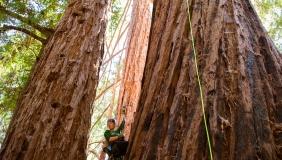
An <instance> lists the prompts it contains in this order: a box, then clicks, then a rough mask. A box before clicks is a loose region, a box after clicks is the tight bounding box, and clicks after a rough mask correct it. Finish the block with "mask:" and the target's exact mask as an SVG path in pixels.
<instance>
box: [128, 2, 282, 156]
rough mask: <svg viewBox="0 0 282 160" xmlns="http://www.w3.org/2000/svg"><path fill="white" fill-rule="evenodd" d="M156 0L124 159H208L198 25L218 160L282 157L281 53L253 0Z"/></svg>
mask: <svg viewBox="0 0 282 160" xmlns="http://www.w3.org/2000/svg"><path fill="white" fill-rule="evenodd" d="M189 8H190V11H191V15H190V16H191V17H192V28H190V27H189V25H188V15H187V5H186V0H173V1H172V0H156V1H154V10H153V19H152V27H151V31H150V38H149V48H148V55H147V60H146V64H145V71H144V77H143V82H142V87H141V96H140V99H139V102H138V107H137V111H136V116H135V118H134V124H133V127H132V129H131V133H130V139H129V143H130V144H129V149H128V153H127V157H126V159H128V160H132V159H148V160H153V159H162V160H171V159H181V160H186V159H187V160H202V159H209V158H208V157H209V153H208V145H207V138H206V132H205V129H204V123H203V116H202V115H203V113H202V108H201V105H200V93H199V86H198V84H197V80H196V74H195V62H194V56H193V51H192V44H191V36H190V30H191V29H192V30H193V37H195V41H196V42H195V47H196V51H197V54H198V61H199V70H200V76H201V81H202V86H203V89H204V91H203V92H204V104H205V107H206V113H205V114H206V115H207V123H208V128H209V132H210V137H211V143H212V153H213V157H214V159H215V160H257V159H265V160H266V159H267V160H278V159H282V68H281V67H282V58H281V55H279V53H278V50H277V48H275V46H274V45H273V43H272V41H271V40H270V38H269V37H268V36H267V35H266V32H265V30H264V28H263V27H262V24H261V22H260V20H259V18H258V16H257V14H256V13H255V11H254V9H253V6H252V4H251V3H250V1H249V0H211V1H205V0H193V1H191V0H189Z"/></svg>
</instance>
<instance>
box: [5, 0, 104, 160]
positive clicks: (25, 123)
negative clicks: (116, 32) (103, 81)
mask: <svg viewBox="0 0 282 160" xmlns="http://www.w3.org/2000/svg"><path fill="white" fill-rule="evenodd" d="M107 4H108V2H107V1H101V0H77V1H70V2H69V4H68V7H67V9H66V11H65V15H64V17H63V18H62V20H61V21H60V23H59V24H58V26H57V28H56V31H55V33H54V34H53V35H52V36H51V37H50V38H49V40H48V42H47V44H46V46H45V48H44V49H43V52H42V55H41V58H40V60H39V61H38V62H37V64H36V66H35V67H34V71H33V73H32V75H31V77H30V81H29V84H28V85H27V87H26V89H25V91H24V93H23V95H22V97H21V99H20V100H19V103H18V105H17V108H16V111H15V113H14V116H13V119H12V121H11V123H10V126H9V129H8V132H7V135H6V138H5V141H4V143H3V146H2V149H1V154H0V159H3V160H15V159H17V160H18V159H24V160H33V159H34V160H39V159H40V160H46V159H50V160H68V159H72V160H74V159H77V160H82V159H86V146H87V139H88V131H89V128H90V114H91V105H92V102H93V100H94V98H95V91H96V86H97V81H98V73H99V65H100V63H101V58H102V55H103V51H104V50H103V42H104V33H105V28H106V26H105V25H106V20H105V13H106V11H107Z"/></svg>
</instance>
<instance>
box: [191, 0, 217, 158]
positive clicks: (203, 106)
mask: <svg viewBox="0 0 282 160" xmlns="http://www.w3.org/2000/svg"><path fill="white" fill-rule="evenodd" d="M186 3H187V12H188V21H189V26H190V35H191V42H192V49H193V53H194V61H195V67H196V75H197V81H198V85H199V90H200V99H201V106H202V111H203V118H204V124H205V130H206V134H207V141H208V147H209V154H210V159H211V160H213V155H212V147H211V141H210V134H209V129H208V125H207V118H206V114H205V113H206V112H205V105H204V96H203V89H202V83H201V79H200V75H199V68H198V59H197V52H196V48H195V40H194V37H193V30H192V22H191V17H190V8H189V0H186Z"/></svg>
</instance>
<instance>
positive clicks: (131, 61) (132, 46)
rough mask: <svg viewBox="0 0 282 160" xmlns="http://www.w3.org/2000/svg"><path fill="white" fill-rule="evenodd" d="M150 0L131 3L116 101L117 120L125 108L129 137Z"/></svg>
mask: <svg viewBox="0 0 282 160" xmlns="http://www.w3.org/2000/svg"><path fill="white" fill-rule="evenodd" d="M150 7H151V0H135V1H133V8H132V9H133V11H132V17H131V24H130V32H129V43H128V44H127V48H128V49H127V51H126V61H125V68H124V72H123V77H122V84H121V89H120V95H119V101H118V119H119V120H120V119H121V114H120V113H121V111H122V107H125V108H126V110H127V111H126V115H125V116H126V123H125V124H126V127H125V131H124V134H125V136H126V138H128V136H129V132H130V128H131V123H132V122H133V119H134V112H135V111H136V107H137V103H138V99H139V96H140V89H141V80H142V77H143V71H144V66H145V61H146V55H147V48H148V47H147V46H148V39H149V31H150V27H151V14H152V11H151V8H150Z"/></svg>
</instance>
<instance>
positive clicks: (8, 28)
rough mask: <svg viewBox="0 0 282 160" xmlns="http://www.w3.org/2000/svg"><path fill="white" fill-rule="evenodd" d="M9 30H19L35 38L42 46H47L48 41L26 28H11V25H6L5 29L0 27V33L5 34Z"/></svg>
mask: <svg viewBox="0 0 282 160" xmlns="http://www.w3.org/2000/svg"><path fill="white" fill-rule="evenodd" d="M8 30H17V31H20V32H23V33H25V34H27V35H29V36H31V37H33V38H34V39H36V40H38V41H40V42H41V43H42V44H45V42H46V39H44V38H42V37H39V36H38V35H36V34H34V33H32V32H31V31H29V30H27V29H25V28H21V27H16V26H9V25H4V26H3V27H0V32H5V31H8Z"/></svg>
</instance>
